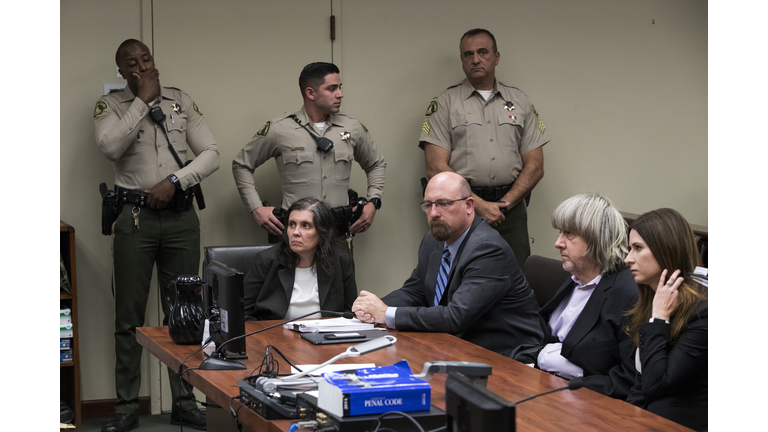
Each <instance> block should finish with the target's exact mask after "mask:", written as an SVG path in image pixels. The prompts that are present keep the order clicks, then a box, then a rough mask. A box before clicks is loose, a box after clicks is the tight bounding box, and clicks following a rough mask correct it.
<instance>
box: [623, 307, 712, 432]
mask: <svg viewBox="0 0 768 432" xmlns="http://www.w3.org/2000/svg"><path fill="white" fill-rule="evenodd" d="M708 305H709V303H708V301H707V300H704V301H702V302H701V304H699V306H698V309H697V311H696V312H694V313H693V314H691V317H690V318H689V319H688V323H687V327H686V328H685V330H684V331H683V334H682V335H680V338H679V339H678V340H677V342H676V343H675V344H674V345H672V346H669V335H670V326H669V324H665V323H647V324H643V325H642V326H640V364H641V365H642V373H638V374H637V375H636V377H635V385H634V386H633V387H632V391H631V393H630V395H629V397H628V398H627V402H629V403H632V404H635V405H637V406H639V407H642V408H646V409H647V410H648V411H650V412H652V413H654V414H658V415H660V416H662V417H665V418H668V419H670V420H672V421H674V422H677V423H680V424H682V425H684V426H687V427H689V428H691V429H695V430H706V429H707V428H708V422H707V408H708V399H709V382H708V378H707V372H708V363H709V362H708V354H707V346H708V344H707V337H708V336H707V329H708V317H709V310H708Z"/></svg>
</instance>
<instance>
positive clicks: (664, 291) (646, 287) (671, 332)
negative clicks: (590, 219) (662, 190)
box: [625, 209, 708, 430]
mask: <svg viewBox="0 0 768 432" xmlns="http://www.w3.org/2000/svg"><path fill="white" fill-rule="evenodd" d="M629 246H630V252H629V255H627V258H626V260H625V262H626V263H627V264H629V265H630V271H631V272H632V275H633V276H634V277H635V282H637V285H638V289H639V290H640V298H639V300H638V302H637V304H636V305H635V307H634V308H633V309H632V310H630V311H629V315H630V323H629V325H628V327H627V334H629V336H630V337H631V338H632V339H633V340H634V341H635V344H636V345H637V346H638V350H637V355H636V367H637V370H638V373H637V375H636V379H635V385H634V386H633V388H632V390H631V391H630V394H629V397H628V398H627V402H630V403H633V404H635V405H637V406H640V407H643V408H646V409H647V410H648V411H651V412H653V413H655V414H658V415H660V416H662V417H666V418H668V419H670V420H672V421H674V422H677V423H680V424H682V425H684V426H687V427H689V428H692V429H695V430H706V429H707V427H708V423H707V405H708V382H707V365H708V356H707V317H708V310H707V306H708V302H707V290H708V288H707V287H706V286H704V285H702V284H699V283H698V282H696V281H695V280H693V279H692V278H691V274H692V273H693V272H694V269H695V268H696V267H697V266H699V265H700V264H701V259H700V257H699V254H698V251H697V249H696V240H695V237H694V235H693V231H692V230H691V227H690V226H689V225H688V222H687V221H686V220H685V218H683V216H682V215H680V213H678V212H676V211H675V210H672V209H659V210H654V211H651V212H648V213H645V214H643V215H642V216H640V217H639V218H638V219H637V220H635V222H634V223H632V225H631V231H630V234H629ZM669 270H674V271H673V272H672V274H671V276H670V275H669V274H668V273H669Z"/></svg>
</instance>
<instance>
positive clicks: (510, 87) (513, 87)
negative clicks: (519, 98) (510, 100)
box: [496, 81, 528, 97]
mask: <svg viewBox="0 0 768 432" xmlns="http://www.w3.org/2000/svg"><path fill="white" fill-rule="evenodd" d="M496 82H497V83H498V84H499V85H501V86H504V87H506V88H509V89H515V90H517V91H519V92H520V93H522V94H524V95H525V97H528V95H527V94H525V92H524V91H522V90H520V89H519V88H517V87H515V86H511V85H506V84H504V83H503V82H501V81H496Z"/></svg>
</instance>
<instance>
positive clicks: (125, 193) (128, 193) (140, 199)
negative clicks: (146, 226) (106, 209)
mask: <svg viewBox="0 0 768 432" xmlns="http://www.w3.org/2000/svg"><path fill="white" fill-rule="evenodd" d="M116 189H117V199H118V200H119V201H122V202H124V203H130V204H134V205H138V206H142V207H144V206H146V205H147V198H148V197H149V194H148V193H146V192H144V191H142V190H138V189H126V188H124V187H120V186H117V187H116Z"/></svg>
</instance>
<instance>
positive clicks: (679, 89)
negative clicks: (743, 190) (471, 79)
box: [60, 0, 708, 400]
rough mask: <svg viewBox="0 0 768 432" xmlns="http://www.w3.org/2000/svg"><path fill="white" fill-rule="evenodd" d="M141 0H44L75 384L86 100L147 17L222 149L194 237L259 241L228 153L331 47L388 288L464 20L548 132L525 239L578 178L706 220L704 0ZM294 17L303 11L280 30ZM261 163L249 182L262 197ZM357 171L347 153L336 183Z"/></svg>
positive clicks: (640, 202)
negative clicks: (70, 286) (491, 43)
mask: <svg viewBox="0 0 768 432" xmlns="http://www.w3.org/2000/svg"><path fill="white" fill-rule="evenodd" d="M318 3H320V6H318V8H320V9H323V8H326V5H327V6H328V8H329V9H330V7H332V8H333V13H334V14H335V15H336V17H337V18H336V21H337V26H338V27H337V41H336V42H334V43H333V44H332V46H328V45H327V44H328V42H327V36H326V29H327V23H328V17H327V15H325V14H324V13H321V12H317V15H318V16H317V17H316V22H314V21H313V18H312V15H314V13H315V12H314V9H313V10H310V11H307V8H308V7H309V5H310V4H311V5H312V7H315V6H316V5H317V4H318ZM142 4H144V5H145V6H146V5H151V4H152V2H151V1H148V0H145V1H144V2H140V1H138V0H135V1H132V2H109V3H104V2H100V1H94V0H91V1H85V0H80V1H76V2H63V3H62V4H61V129H60V131H61V143H60V151H61V178H60V180H61V184H60V198H61V206H60V215H61V219H63V220H65V221H67V222H68V223H70V224H72V225H74V226H75V228H76V230H77V241H78V249H77V253H78V256H77V258H78V272H79V290H80V299H81V300H80V322H81V326H80V336H81V344H80V349H81V352H82V353H83V354H87V355H82V366H81V368H82V369H81V370H82V375H83V399H84V400H92V399H106V398H113V397H114V388H113V386H114V384H113V372H112V366H113V356H114V355H113V348H112V346H113V342H112V330H113V324H112V320H113V312H112V307H113V304H112V296H111V292H110V284H109V281H110V271H111V264H110V259H109V258H110V247H109V239H108V238H107V237H103V236H101V234H100V220H99V217H100V209H99V204H100V202H99V199H98V195H97V192H96V189H97V185H98V184H99V183H100V182H102V181H106V182H108V183H110V185H111V180H112V169H111V166H110V164H109V162H108V161H107V160H106V159H105V158H104V157H103V156H102V155H101V153H100V152H99V150H98V149H97V147H96V145H95V143H94V138H93V121H92V112H93V106H94V103H95V101H96V100H97V99H98V97H99V96H100V95H101V92H102V91H103V85H104V84H106V83H119V82H122V80H120V79H119V78H116V77H115V65H114V51H115V49H116V48H117V45H118V44H119V43H120V42H121V41H122V40H124V39H126V38H129V37H132V38H138V39H141V38H145V40H146V38H147V37H150V36H148V35H151V34H152V33H149V32H148V30H149V29H148V26H149V25H150V24H151V22H152V21H151V19H150V18H152V17H153V16H154V18H155V22H154V25H155V28H154V43H155V49H156V52H155V54H156V62H157V65H158V68H159V69H160V70H161V79H162V80H163V83H164V85H172V86H178V87H181V88H182V89H183V90H185V91H187V92H188V93H190V94H191V95H192V96H193V97H194V98H195V100H196V101H197V102H198V104H199V105H200V106H201V110H202V111H203V112H204V114H205V117H206V119H207V122H208V124H209V126H210V128H211V130H212V131H213V133H214V136H216V138H217V140H218V141H219V146H220V148H221V150H222V160H221V168H220V169H219V171H218V172H216V173H215V174H214V175H213V176H211V178H209V179H208V180H206V181H205V182H204V183H203V189H204V190H205V192H206V200H207V201H208V206H209V208H208V209H206V210H204V211H203V212H202V214H203V224H204V225H203V233H202V238H203V243H204V245H210V244H220V245H221V244H248V243H265V242H266V235H264V233H263V232H262V231H260V229H259V228H258V227H257V226H256V224H255V222H253V221H252V219H250V216H249V215H248V213H247V212H246V209H245V207H244V206H243V204H242V202H241V201H240V200H239V197H238V195H237V192H236V190H235V186H234V181H233V180H232V175H231V169H230V166H231V160H232V158H234V156H235V155H236V154H237V152H238V151H239V150H240V148H242V146H243V145H244V144H245V143H246V142H247V141H248V139H249V138H250V137H251V136H252V135H253V134H254V133H255V132H256V130H258V128H260V127H261V126H262V125H263V124H264V122H266V120H269V119H270V118H272V117H275V116H277V115H279V114H280V113H282V112H283V111H286V110H290V111H293V110H295V109H297V108H299V107H300V104H301V100H300V95H299V92H298V91H297V80H298V74H299V72H300V70H301V67H302V66H303V65H304V64H306V63H309V62H311V61H318V60H321V61H330V60H331V57H332V58H333V61H334V62H336V63H337V64H338V65H339V66H340V68H341V71H342V80H343V83H344V94H345V98H344V104H343V106H342V110H343V111H344V112H346V113H348V114H350V115H352V116H355V117H357V118H358V119H360V120H361V121H362V122H363V123H364V124H365V125H366V127H367V128H368V129H369V130H370V132H371V134H372V135H373V137H374V139H375V141H376V142H377V144H378V145H379V146H380V148H381V151H382V152H383V154H384V156H385V157H386V158H387V164H388V168H387V177H386V184H385V188H384V198H383V202H384V206H383V208H382V210H381V211H380V212H378V214H377V216H376V220H375V222H374V225H373V228H372V229H371V230H370V231H369V232H367V233H365V234H362V235H359V236H357V237H356V238H355V256H356V262H357V269H358V275H357V281H358V285H359V286H360V288H363V289H368V290H371V291H374V292H376V293H378V294H382V295H383V294H386V293H387V292H389V291H391V290H392V289H396V288H398V287H399V286H400V285H399V284H400V283H402V281H403V280H405V278H407V276H408V275H409V273H410V271H411V270H412V268H413V266H414V264H415V257H416V249H417V247H418V243H419V240H420V238H421V236H422V235H423V233H424V230H425V227H426V223H425V221H424V216H423V214H422V212H420V211H419V209H418V202H419V201H420V199H421V197H420V186H419V178H420V177H422V176H423V175H424V173H425V171H424V160H423V154H422V152H421V150H419V149H418V147H417V141H418V137H419V130H420V128H421V123H422V122H423V114H424V111H425V110H426V107H427V104H428V103H429V101H430V99H431V98H432V97H434V96H436V95H437V94H439V93H440V92H441V91H442V90H443V89H445V88H446V87H447V86H449V85H451V84H453V83H455V82H458V81H459V80H460V79H461V78H462V77H463V74H462V72H461V66H460V61H459V58H458V43H459V38H460V37H461V35H462V34H463V32H464V31H466V30H468V29H470V28H474V27H484V28H488V29H489V30H490V31H492V32H493V33H494V34H495V36H496V38H497V42H498V48H499V51H500V52H501V62H500V64H499V66H498V67H497V76H498V77H499V79H500V80H502V81H503V82H505V83H507V84H510V85H514V86H517V87H519V88H520V89H522V90H523V91H524V92H525V93H526V94H528V96H529V97H530V98H531V99H532V101H533V102H534V104H535V105H536V108H537V110H538V112H539V114H540V115H541V118H542V119H543V121H544V122H545V124H546V126H547V133H548V134H549V136H550V138H551V142H550V143H549V144H547V145H546V146H545V148H544V154H545V172H546V174H545V176H544V179H543V180H542V181H541V183H539V185H538V187H537V188H536V189H535V191H534V194H533V198H532V201H531V206H530V208H529V215H530V222H529V227H530V232H531V236H532V237H533V238H534V239H535V242H534V243H533V245H532V251H533V253H534V254H539V255H546V256H552V257H554V256H556V253H555V249H554V247H553V246H552V244H553V242H554V240H555V233H554V231H553V230H552V229H551V227H550V226H549V216H550V214H551V212H552V210H553V209H554V208H555V206H557V204H558V203H559V202H561V201H562V200H564V199H566V198H568V197H569V196H572V195H574V194H576V193H579V192H581V191H584V190H597V191H599V192H602V193H604V194H606V195H607V196H609V197H610V198H611V199H613V201H614V202H615V203H616V205H617V206H618V207H619V209H621V210H625V211H629V212H634V213H642V212H644V211H647V210H652V209H655V208H659V207H665V206H668V207H673V208H676V209H677V210H679V211H681V212H682V213H683V214H684V215H685V216H686V217H687V218H688V220H689V222H691V223H694V224H700V225H707V224H708V214H707V204H708V201H707V170H706V166H707V87H706V85H707V3H706V2H701V1H675V2H668V1H661V0H658V1H643V2H615V1H609V0H590V1H580V2H572V1H566V0H559V1H555V0H553V1H548V2H541V1H532V0H527V1H503V0H493V1H477V2H473V3H472V7H473V9H472V10H468V6H467V5H468V3H466V2H460V1H457V0H444V1H438V0H431V1H427V0H424V1H403V0H390V1H387V2H381V1H372V0H356V1H344V0H332V1H331V2H329V3H325V2H322V3H321V2H316V1H315V2H312V3H309V2H308V0H302V1H300V0H290V1H287V2H284V4H287V5H289V6H292V7H294V8H295V11H296V12H295V14H289V15H283V14H282V13H281V12H279V8H278V7H277V6H275V4H273V3H260V4H258V7H256V6H254V3H253V2H250V1H234V0H233V1H228V2H221V3H218V2H217V5H219V4H220V5H221V7H219V8H210V7H209V6H208V5H209V4H210V2H205V1H202V0H195V1H186V2H172V1H170V0H168V1H165V0H164V1H163V2H155V5H154V6H155V10H154V15H152V13H151V10H150V9H148V8H146V7H145V8H143V9H142ZM181 5H185V6H183V12H179V13H178V14H175V13H174V11H173V8H176V7H179V8H181V7H182V6H181ZM265 5H266V6H270V7H266V8H265ZM307 12H309V13H310V15H309V17H307ZM294 16H302V17H303V18H302V20H303V19H308V20H309V21H310V22H311V24H307V25H304V26H303V27H302V28H301V29H299V30H296V29H293V27H291V25H292V24H293V21H294V19H293V17H294ZM168 17H173V19H170V20H169V19H168ZM265 17H269V19H265ZM182 18H183V19H182ZM302 22H303V21H302ZM289 29H293V30H290V31H289ZM171 46H175V47H178V49H169V48H168V47H171ZM325 46H328V49H327V50H326V48H322V47H325ZM317 47H321V48H317ZM254 53H259V54H258V55H256V54H254ZM273 165H274V164H272V163H269V164H267V166H265V167H262V168H261V169H260V170H258V171H257V174H256V181H257V184H258V185H259V186H260V189H261V190H268V189H271V190H272V192H268V193H267V198H269V199H271V200H274V201H278V200H279V193H278V192H277V187H278V184H277V181H276V179H275V175H274V172H275V171H274V166H273ZM364 184H365V183H364V176H363V173H362V171H361V170H360V169H359V168H356V169H355V171H353V180H352V187H353V188H355V189H357V190H358V191H360V190H364V189H365V187H364ZM143 394H144V393H143Z"/></svg>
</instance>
